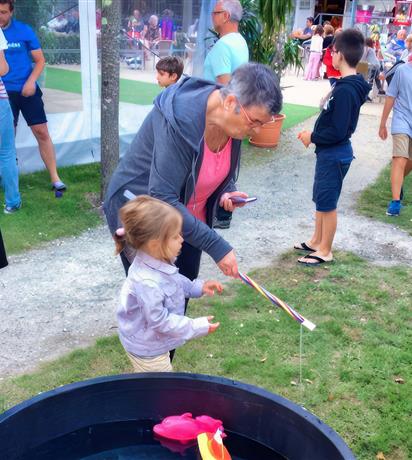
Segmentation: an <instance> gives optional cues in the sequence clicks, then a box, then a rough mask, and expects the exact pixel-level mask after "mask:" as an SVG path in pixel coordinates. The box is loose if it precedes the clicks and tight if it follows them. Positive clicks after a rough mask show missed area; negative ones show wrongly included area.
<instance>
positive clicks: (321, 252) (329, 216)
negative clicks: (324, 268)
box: [299, 209, 338, 264]
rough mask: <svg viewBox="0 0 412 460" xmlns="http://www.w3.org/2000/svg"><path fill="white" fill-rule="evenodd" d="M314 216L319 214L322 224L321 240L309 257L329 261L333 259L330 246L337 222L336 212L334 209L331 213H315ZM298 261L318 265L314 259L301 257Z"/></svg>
mask: <svg viewBox="0 0 412 460" xmlns="http://www.w3.org/2000/svg"><path fill="white" fill-rule="evenodd" d="M316 214H320V218H321V222H322V224H321V225H322V238H321V241H320V244H319V247H318V250H317V251H315V252H313V253H311V254H310V255H313V256H318V257H321V258H322V259H324V260H326V261H331V260H332V259H333V254H332V244H333V239H334V238H335V233H336V226H337V221H338V217H337V212H336V209H334V210H333V211H328V212H321V211H317V212H316ZM299 260H300V261H301V262H305V263H307V264H310V263H313V264H317V263H318V261H317V260H315V259H305V258H303V257H301V258H300V259H299Z"/></svg>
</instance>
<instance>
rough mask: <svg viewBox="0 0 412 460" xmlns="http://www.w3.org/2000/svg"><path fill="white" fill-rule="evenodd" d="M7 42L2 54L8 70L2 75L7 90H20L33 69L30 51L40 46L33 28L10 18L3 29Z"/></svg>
mask: <svg viewBox="0 0 412 460" xmlns="http://www.w3.org/2000/svg"><path fill="white" fill-rule="evenodd" d="M3 33H4V36H5V37H6V40H7V42H8V45H9V47H8V49H7V50H5V52H4V54H5V56H6V60H7V62H8V64H9V68H10V70H9V72H8V73H7V74H6V75H4V76H3V83H4V85H5V86H6V89H7V91H19V92H20V91H21V90H22V88H23V86H24V84H25V83H26V81H27V79H28V78H29V75H30V74H31V73H32V70H33V59H32V56H31V52H32V51H34V50H38V49H40V48H41V45H40V42H39V40H38V38H37V37H36V34H35V33H34V31H33V29H32V28H31V27H30V26H29V25H27V24H25V23H24V22H20V21H16V20H15V19H12V20H11V22H10V24H9V26H8V27H6V28H4V29H3Z"/></svg>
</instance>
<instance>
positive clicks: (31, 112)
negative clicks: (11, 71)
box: [7, 86, 47, 126]
mask: <svg viewBox="0 0 412 460" xmlns="http://www.w3.org/2000/svg"><path fill="white" fill-rule="evenodd" d="M7 94H8V95H9V102H10V105H11V110H12V111H13V117H14V126H17V123H18V121H19V113H20V112H21V113H22V115H23V117H24V119H25V120H26V123H27V125H28V126H33V125H41V124H43V123H47V118H46V113H45V111H44V104H43V99H42V96H43V93H42V91H41V89H40V88H39V87H38V86H37V87H36V92H35V93H34V94H33V96H29V97H26V96H23V95H22V94H21V93H20V92H18V91H7Z"/></svg>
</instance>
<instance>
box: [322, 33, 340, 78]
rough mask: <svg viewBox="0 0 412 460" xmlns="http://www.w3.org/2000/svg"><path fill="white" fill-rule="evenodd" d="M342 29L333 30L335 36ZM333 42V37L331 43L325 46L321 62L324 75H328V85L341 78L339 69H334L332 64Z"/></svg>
mask: <svg viewBox="0 0 412 460" xmlns="http://www.w3.org/2000/svg"><path fill="white" fill-rule="evenodd" d="M341 31H342V29H338V30H337V31H336V32H335V38H336V35H337V34H339V33H340V32H341ZM334 43H335V39H333V41H332V43H331V44H330V45H329V46H328V47H327V48H326V51H325V54H324V56H323V64H324V65H325V67H326V75H327V77H328V80H329V83H330V86H333V85H334V84H335V83H336V81H337V80H339V79H340V78H341V74H340V72H339V70H337V69H335V67H333V64H332V48H333V45H334Z"/></svg>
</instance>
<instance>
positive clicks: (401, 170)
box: [391, 157, 410, 200]
mask: <svg viewBox="0 0 412 460" xmlns="http://www.w3.org/2000/svg"><path fill="white" fill-rule="evenodd" d="M409 162H410V160H408V158H404V157H393V158H392V169H391V187H392V200H399V199H400V196H401V188H402V184H403V179H404V177H405V172H406V167H407V165H408V163H409Z"/></svg>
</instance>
